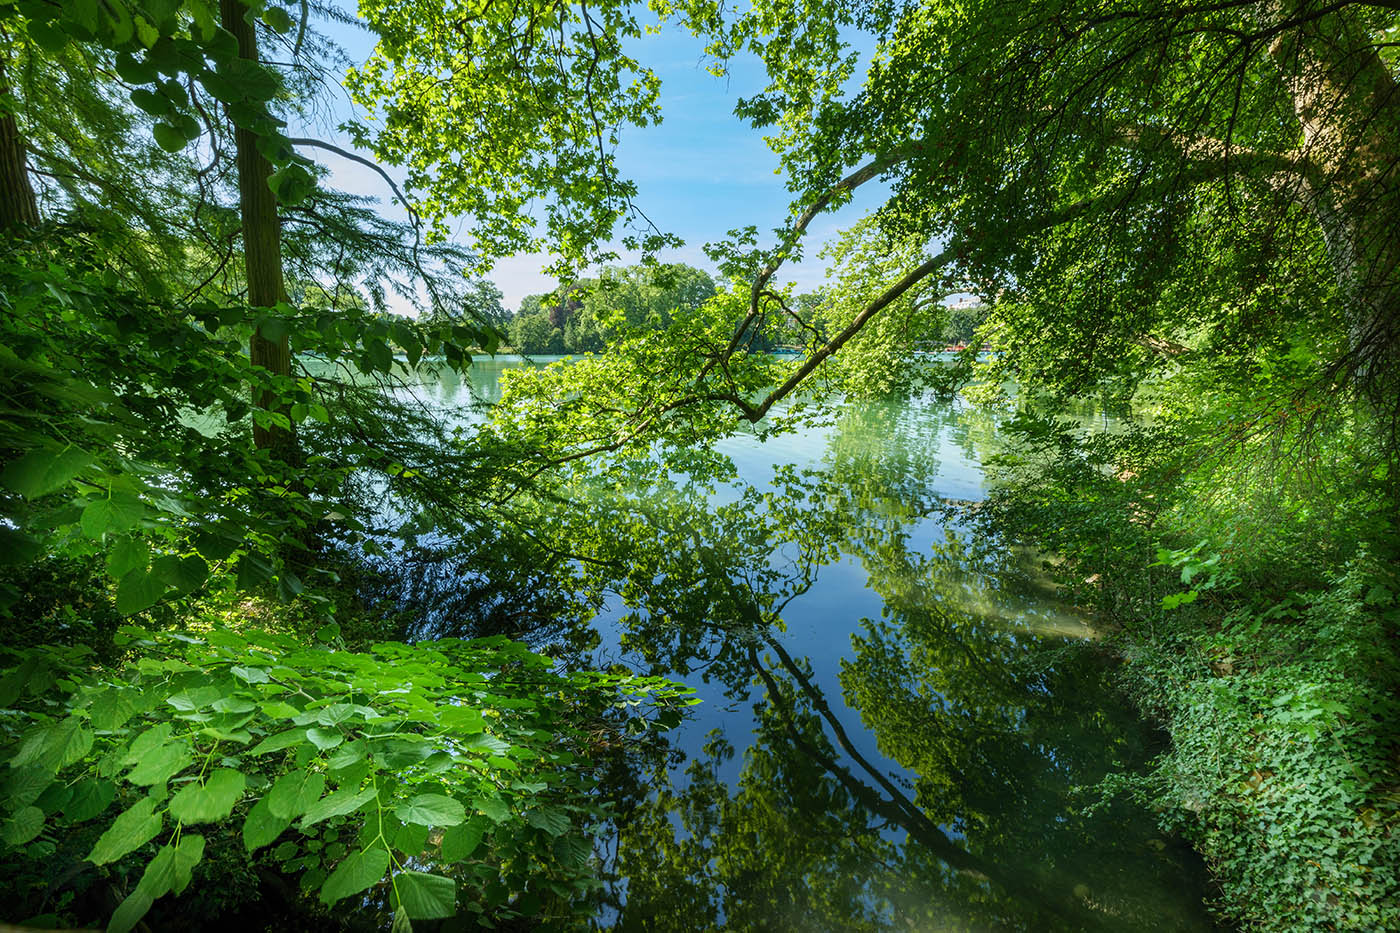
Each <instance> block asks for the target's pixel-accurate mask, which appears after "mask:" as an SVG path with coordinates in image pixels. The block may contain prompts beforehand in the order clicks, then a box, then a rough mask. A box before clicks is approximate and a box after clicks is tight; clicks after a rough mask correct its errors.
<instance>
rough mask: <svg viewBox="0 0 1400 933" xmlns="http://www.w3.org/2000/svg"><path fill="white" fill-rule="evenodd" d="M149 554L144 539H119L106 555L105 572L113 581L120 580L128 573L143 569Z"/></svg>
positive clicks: (130, 537) (131, 536)
mask: <svg viewBox="0 0 1400 933" xmlns="http://www.w3.org/2000/svg"><path fill="white" fill-rule="evenodd" d="M150 554H151V549H150V548H149V547H148V546H147V545H146V539H144V538H141V537H138V536H136V535H130V536H128V537H125V538H121V539H120V540H118V541H117V543H116V544H115V545H113V546H112V550H111V551H109V552H108V554H107V572H108V573H109V574H111V575H112V579H113V580H120V579H121V578H122V577H124V576H126V575H127V574H128V573H129V572H131V571H133V570H136V569H137V568H142V567H145V566H146V563H147V562H148V561H149V560H150Z"/></svg>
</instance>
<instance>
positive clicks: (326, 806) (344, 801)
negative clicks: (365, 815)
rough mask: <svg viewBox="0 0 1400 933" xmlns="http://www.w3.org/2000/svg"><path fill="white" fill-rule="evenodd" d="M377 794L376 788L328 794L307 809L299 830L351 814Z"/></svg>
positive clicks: (346, 790)
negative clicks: (334, 817)
mask: <svg viewBox="0 0 1400 933" xmlns="http://www.w3.org/2000/svg"><path fill="white" fill-rule="evenodd" d="M377 793H378V790H377V789H376V788H374V787H366V788H364V789H363V790H353V789H349V788H347V789H345V790H338V791H336V792H335V793H333V794H328V795H326V796H325V797H322V798H321V799H320V800H318V801H316V802H315V803H313V804H312V805H311V806H310V807H307V809H306V814H305V815H304V816H303V817H302V818H301V830H302V831H303V832H305V831H306V829H307V827H309V826H314V825H316V824H317V823H319V822H321V821H322V820H328V819H330V818H331V817H333V816H343V815H344V814H346V813H352V812H354V811H355V810H358V809H360V807H362V806H364V805H365V804H367V803H369V802H370V801H371V800H373V799H374V797H375V795H376V794H377Z"/></svg>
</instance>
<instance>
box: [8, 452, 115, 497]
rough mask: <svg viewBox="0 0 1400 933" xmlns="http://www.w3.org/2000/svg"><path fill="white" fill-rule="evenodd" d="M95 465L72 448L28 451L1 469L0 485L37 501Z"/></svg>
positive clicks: (88, 457) (90, 459) (82, 453)
mask: <svg viewBox="0 0 1400 933" xmlns="http://www.w3.org/2000/svg"><path fill="white" fill-rule="evenodd" d="M94 462H95V461H94V460H93V458H92V457H90V456H88V455H87V454H86V453H84V452H83V451H81V450H79V449H78V448H76V447H65V448H63V449H62V450H58V451H54V450H46V449H43V448H40V449H38V450H31V451H30V452H29V453H27V454H25V455H24V456H23V457H20V458H19V459H18V460H16V461H14V462H13V463H11V464H10V465H9V466H7V467H5V472H4V473H0V482H3V483H4V484H5V486H6V487H8V488H9V489H13V490H14V491H15V492H17V493H19V494H20V495H21V496H24V497H26V498H28V499H37V498H39V497H40V496H46V495H48V494H49V493H51V492H56V491H58V490H59V489H62V488H63V487H64V486H66V485H67V484H68V483H69V482H70V481H71V480H72V479H73V478H74V477H75V476H77V475H78V474H79V473H81V472H82V471H83V470H85V469H87V468H88V467H89V466H91V465H92V464H93V463H94Z"/></svg>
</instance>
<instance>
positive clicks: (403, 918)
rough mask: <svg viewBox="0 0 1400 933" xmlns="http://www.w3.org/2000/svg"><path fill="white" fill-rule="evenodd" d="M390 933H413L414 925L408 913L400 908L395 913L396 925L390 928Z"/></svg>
mask: <svg viewBox="0 0 1400 933" xmlns="http://www.w3.org/2000/svg"><path fill="white" fill-rule="evenodd" d="M389 933H413V924H412V922H410V921H409V919H408V911H406V910H404V909H403V907H402V906H400V907H399V908H398V909H397V910H395V911H394V923H393V925H392V926H391V927H390V928H389Z"/></svg>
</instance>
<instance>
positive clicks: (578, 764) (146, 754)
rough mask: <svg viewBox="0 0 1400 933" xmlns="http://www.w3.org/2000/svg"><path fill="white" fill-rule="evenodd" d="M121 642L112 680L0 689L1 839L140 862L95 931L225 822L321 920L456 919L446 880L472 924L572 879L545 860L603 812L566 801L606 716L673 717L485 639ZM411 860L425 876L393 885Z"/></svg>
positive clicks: (197, 852)
mask: <svg viewBox="0 0 1400 933" xmlns="http://www.w3.org/2000/svg"><path fill="white" fill-rule="evenodd" d="M122 642H123V644H125V645H126V646H127V647H128V648H129V649H131V650H132V651H134V652H136V653H135V654H134V655H133V660H131V661H130V662H129V663H127V664H125V665H123V666H119V667H116V668H113V669H111V670H93V669H91V668H89V667H88V666H87V665H86V664H85V663H84V661H85V656H84V652H83V651H82V650H78V649H74V650H72V651H69V652H67V653H64V654H57V653H55V652H54V651H53V650H52V649H30V650H28V651H25V652H21V653H20V654H19V655H18V656H17V657H16V658H15V660H16V661H17V662H18V663H17V665H16V666H14V667H11V668H9V669H8V670H7V671H6V673H5V675H4V680H3V681H0V683H3V684H4V685H5V688H6V691H7V693H6V697H5V698H6V699H7V700H8V706H9V709H8V710H7V715H6V717H5V724H4V739H3V741H4V743H5V744H6V745H7V746H8V751H7V753H6V760H7V767H6V768H5V772H6V773H5V774H4V776H3V784H4V793H5V797H6V802H5V810H6V812H7V813H8V814H9V816H8V820H7V821H6V822H5V823H4V824H3V830H0V838H3V840H4V842H5V844H6V845H7V846H8V847H9V848H10V849H11V851H12V852H19V851H22V852H24V853H26V854H27V856H28V857H41V856H44V853H47V856H46V857H53V853H54V852H55V850H56V848H57V847H58V846H59V845H61V844H62V842H63V840H64V838H65V836H66V835H68V834H71V833H73V832H74V831H75V828H76V829H80V828H81V827H82V826H83V825H92V824H94V823H95V824H96V825H97V826H99V827H103V826H105V829H103V830H102V832H101V834H100V835H99V836H98V838H97V839H96V842H95V843H94V844H93V845H92V846H91V849H90V851H86V852H85V853H80V854H79V855H78V857H82V858H85V859H86V860H87V861H88V862H91V863H92V864H93V865H108V864H115V865H116V866H117V869H118V870H119V871H121V872H124V873H131V872H134V871H135V870H136V869H137V868H138V867H140V866H142V865H144V868H143V869H142V874H141V877H140V881H139V882H138V883H137V884H136V886H135V888H134V889H133V890H132V891H131V893H130V894H129V895H128V898H127V900H126V901H125V902H123V905H122V906H121V907H120V908H119V909H118V912H117V914H116V915H115V916H114V917H113V919H112V925H113V926H115V927H118V928H122V929H129V928H130V927H131V926H133V925H134V924H135V923H136V922H137V921H138V920H139V919H140V918H141V916H142V915H143V914H144V913H145V912H146V911H147V910H148V909H150V908H151V906H152V904H153V903H154V902H156V901H158V900H159V899H160V898H161V897H163V896H164V895H166V894H167V893H169V892H172V891H173V892H174V893H176V894H178V893H180V892H181V891H182V890H183V889H184V888H185V886H186V885H188V884H189V882H190V878H191V871H192V869H193V867H194V866H195V865H196V864H197V863H199V862H200V861H201V858H202V855H203V847H204V839H203V838H202V837H200V836H194V835H191V834H189V832H188V831H187V829H188V827H190V826H193V825H197V824H209V823H213V824H231V827H230V828H232V827H236V826H238V825H239V824H240V823H241V832H242V837H243V840H244V844H245V846H246V847H247V849H248V850H249V851H250V852H251V851H254V850H259V849H262V848H264V847H266V846H270V845H272V844H273V843H276V842H277V841H278V840H279V839H281V840H284V841H283V842H282V843H281V844H280V845H278V846H277V848H276V851H275V858H276V859H277V861H278V862H280V863H281V864H283V865H284V866H286V867H288V868H289V869H292V870H295V871H298V872H300V873H301V874H302V875H303V884H304V885H305V886H306V887H307V888H308V889H310V890H313V891H314V890H318V889H319V891H320V897H321V900H322V901H323V902H325V903H326V904H328V905H331V904H335V903H336V902H338V901H340V900H342V899H344V898H346V897H350V896H351V895H356V894H360V893H361V892H364V891H366V890H368V889H370V888H372V887H375V886H377V885H381V884H387V885H388V887H389V889H390V890H392V891H393V892H394V898H395V900H394V902H393V903H394V904H395V905H397V904H402V905H403V909H404V910H405V911H406V912H407V915H408V917H409V918H410V919H427V918H435V917H444V916H451V915H452V914H453V913H454V912H455V909H454V903H455V897H456V891H457V887H458V885H459V884H460V883H462V881H464V880H465V881H466V883H467V884H468V886H469V890H468V892H467V893H466V894H465V895H464V896H465V897H467V898H479V897H483V896H485V897H486V899H487V902H488V906H490V907H492V908H503V898H502V897H500V896H498V895H491V894H487V895H482V894H481V893H480V892H481V891H482V890H483V889H484V888H485V887H486V885H487V883H488V882H490V881H493V880H496V879H497V878H501V879H504V878H506V877H507V876H509V877H510V878H511V879H518V878H525V877H528V879H529V880H528V882H520V881H514V880H513V881H512V882H511V884H513V885H521V884H528V887H529V889H530V890H535V891H540V890H546V891H555V890H558V891H564V892H567V891H577V892H583V891H586V890H588V889H589V887H590V885H591V884H592V881H591V879H590V876H589V873H588V869H587V866H586V865H585V864H580V863H578V862H576V861H571V860H561V859H559V858H558V857H557V856H556V855H555V852H556V850H557V849H558V848H559V846H560V839H561V838H572V837H574V836H578V838H580V839H583V840H586V839H587V838H588V837H587V835H586V833H587V831H588V827H589V825H590V824H591V823H593V822H594V821H595V820H596V819H598V818H599V816H600V815H601V814H602V812H603V810H602V809H601V807H600V805H599V804H585V803H583V802H582V797H581V792H582V791H583V790H585V789H586V788H587V787H588V786H589V784H590V780H591V779H590V776H589V771H590V767H589V764H588V762H587V760H586V759H585V758H580V757H579V752H578V746H577V740H578V739H579V738H580V737H581V736H582V735H583V734H584V730H585V728H586V725H587V723H589V722H591V721H593V720H594V719H596V718H597V717H600V716H603V715H604V714H605V713H606V712H607V711H608V710H609V709H610V708H614V707H620V708H623V709H626V710H635V712H634V713H632V715H642V714H643V712H642V711H641V710H640V709H637V708H638V706H639V704H640V703H642V702H643V701H646V702H648V703H656V704H658V707H657V708H658V709H660V710H662V711H665V710H670V709H674V708H677V707H678V706H679V705H681V704H683V703H685V702H687V697H686V692H685V691H683V690H680V689H678V688H676V687H674V686H673V685H670V684H668V683H666V682H664V681H660V680H656V679H646V678H636V677H631V676H627V675H604V674H590V673H576V674H560V673H556V672H555V671H554V670H553V669H552V666H551V663H550V661H549V660H548V659H546V658H543V657H540V656H538V655H535V654H532V653H531V652H529V651H528V650H526V649H525V648H524V647H523V646H521V645H520V644H519V643H516V642H510V641H507V640H505V639H502V638H496V639H492V640H481V641H471V642H463V641H456V640H442V641H438V642H434V643H431V644H425V645H422V646H418V647H410V646H407V645H403V644H397V643H381V644H377V645H373V646H371V647H369V648H367V649H366V650H364V651H361V652H352V651H348V650H346V649H344V648H343V647H339V646H337V645H336V644H334V643H329V644H327V643H322V644H318V645H306V644H303V643H301V642H299V641H297V640H296V639H293V638H290V637H288V636H284V635H273V634H267V633H262V632H256V631H251V630H250V631H245V632H242V633H239V634H235V633H233V632H231V631H228V630H215V631H210V632H208V633H205V634H203V635H202V636H198V637H196V636H192V635H183V634H177V633H149V632H144V631H141V630H139V629H134V628H128V629H124V630H123V632H122ZM327 791H329V792H328V793H327ZM414 826H418V827H422V828H423V832H422V833H419V834H414V833H413V832H410V831H409V830H410V828H411V827H414ZM449 828H462V829H463V831H464V832H467V833H470V836H469V837H467V838H463V837H461V836H460V835H459V836H456V837H452V839H451V841H450V842H449V837H447V836H443V835H441V834H439V836H438V837H437V838H438V839H439V841H438V842H432V843H429V841H428V835H427V832H428V830H429V829H437V830H445V829H449ZM580 834H582V835H580ZM162 839H164V842H162V841H161V840H162ZM153 844H154V848H153V847H152V845H153ZM482 846H485V852H486V854H485V855H484V856H483V855H481V854H480V852H481V847H482ZM473 853H477V855H478V857H477V860H476V861H475V862H473V863H472V864H471V866H469V867H470V868H471V871H470V872H469V873H468V874H466V875H461V874H460V873H459V872H460V869H461V867H462V862H463V860H464V859H466V858H467V857H468V856H470V855H472V854H473ZM129 856H130V857H131V858H130V859H128V857H129ZM427 863H431V864H432V865H433V866H434V867H435V870H436V871H437V872H440V873H444V874H431V873H424V872H422V871H420V870H417V869H413V868H410V865H413V866H422V865H424V864H427ZM508 914H509V910H507V911H506V914H502V916H505V915H508Z"/></svg>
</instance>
